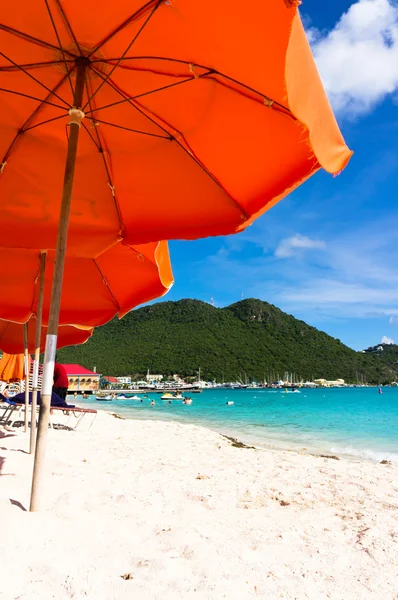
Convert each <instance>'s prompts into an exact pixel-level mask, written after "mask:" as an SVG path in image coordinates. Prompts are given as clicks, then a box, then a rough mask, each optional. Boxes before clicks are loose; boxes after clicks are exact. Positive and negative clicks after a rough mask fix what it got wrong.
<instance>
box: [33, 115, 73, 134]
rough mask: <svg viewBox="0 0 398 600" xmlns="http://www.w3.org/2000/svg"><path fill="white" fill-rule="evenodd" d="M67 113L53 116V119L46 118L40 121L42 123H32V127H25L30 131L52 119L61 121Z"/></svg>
mask: <svg viewBox="0 0 398 600" xmlns="http://www.w3.org/2000/svg"><path fill="white" fill-rule="evenodd" d="M64 118H65V115H60V116H59V117H53V118H52V119H46V120H45V121H40V123H36V125H32V126H31V127H25V128H24V130H23V131H24V132H25V131H30V130H31V129H36V127H40V125H47V123H52V121H59V119H64Z"/></svg>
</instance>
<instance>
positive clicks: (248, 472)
mask: <svg viewBox="0 0 398 600" xmlns="http://www.w3.org/2000/svg"><path fill="white" fill-rule="evenodd" d="M0 436H1V437H0V447H1V452H0V456H1V457H2V460H1V461H0V469H1V475H0V508H1V520H2V527H1V537H0V540H1V542H0V547H1V548H0V549H1V561H0V598H1V599H2V600H31V599H39V598H40V599H41V600H46V599H47V598H56V599H57V600H64V599H65V600H66V599H70V598H73V599H74V600H83V599H85V600H87V599H89V600H94V599H95V600H113V599H115V600H116V599H117V600H125V599H126V600H127V599H129V600H130V599H134V600H180V599H181V600H182V599H184V600H190V599H194V598H195V599H203V600H205V599H206V600H222V599H223V598H226V599H228V600H235V599H236V600H238V599H239V600H245V599H252V598H253V599H257V598H266V599H273V598H278V599H279V598H285V599H292V600H293V599H300V600H301V599H305V598H309V599H311V600H323V599H326V598H330V599H332V600H348V599H353V600H362V599H363V600H370V599H375V600H376V599H377V600H392V599H397V598H398V577H397V573H398V510H397V504H398V465H391V464H374V463H370V462H359V461H349V460H345V459H342V460H333V459H327V458H319V457H314V456H310V455H301V454H297V453H293V452H281V451H272V450H264V449H249V448H237V447H233V446H232V445H231V443H230V442H229V441H228V440H227V439H225V438H223V437H221V436H219V435H218V434H217V433H214V432H212V431H210V430H207V429H204V428H201V427H197V426H191V425H181V424H178V423H174V422H172V423H165V422H157V421H133V420H120V419H116V418H114V417H113V416H110V415H108V414H105V413H101V414H99V416H98V418H97V420H96V422H95V424H94V426H93V427H92V429H91V431H89V432H85V431H77V432H73V431H59V430H58V431H57V430H54V431H50V432H49V438H50V440H49V452H48V465H47V467H48V469H47V470H48V478H47V486H46V494H45V499H44V503H45V510H44V511H43V512H42V513H29V512H26V511H25V509H26V508H28V504H29V492H30V489H29V488H30V477H31V469H32V461H33V459H32V457H31V456H29V455H28V454H26V453H25V452H21V449H22V450H26V449H27V446H28V439H27V435H26V434H24V433H23V432H21V431H19V430H18V431H17V433H16V434H15V435H13V434H10V433H8V432H5V431H4V430H1V433H0ZM123 576H124V577H125V578H123Z"/></svg>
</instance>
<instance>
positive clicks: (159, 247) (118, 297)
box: [0, 242, 173, 337]
mask: <svg viewBox="0 0 398 600" xmlns="http://www.w3.org/2000/svg"><path fill="white" fill-rule="evenodd" d="M39 262H40V254H39V252H38V251H33V250H32V251H28V250H23V249H8V248H0V273H1V277H0V318H1V319H3V320H7V321H14V322H18V323H25V322H26V321H28V320H29V319H30V318H31V317H32V316H33V315H35V314H36V308H37V306H36V305H37V296H38V287H39V281H38V273H39ZM53 270H54V252H53V251H51V252H48V255H47V266H46V271H45V284H44V302H43V325H47V322H48V316H49V308H50V294H51V283H52V278H53ZM172 284H173V275H172V272H171V266H170V258H169V253H168V247H167V242H159V243H151V244H142V245H137V246H134V247H129V246H125V245H121V244H116V245H115V246H113V247H112V248H110V249H109V250H108V251H107V252H105V253H104V254H102V255H100V256H98V257H97V258H96V259H89V258H75V257H68V258H67V260H66V264H65V273H64V285H63V291H62V299H61V312H60V324H61V325H84V326H86V327H94V326H96V325H103V324H104V323H106V322H107V321H109V320H110V319H112V318H113V317H114V316H115V315H116V314H118V315H119V317H122V316H123V315H125V314H126V313H127V312H129V311H130V310H131V309H132V308H134V307H136V306H137V305H138V304H142V303H144V302H148V301H150V300H153V299H155V298H158V297H159V296H162V295H163V294H165V293H166V292H167V291H168V290H169V288H170V287H171V285H172ZM31 329H33V328H31ZM59 335H60V336H61V335H62V331H61V328H60V331H59ZM75 335H83V337H84V336H85V335H86V332H85V333H84V334H82V333H80V334H77V332H75Z"/></svg>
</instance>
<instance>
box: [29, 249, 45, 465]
mask: <svg viewBox="0 0 398 600" xmlns="http://www.w3.org/2000/svg"><path fill="white" fill-rule="evenodd" d="M46 259H47V253H46V252H41V253H40V272H39V294H38V297H37V314H36V338H35V357H34V361H33V383H32V407H31V413H30V414H31V417H30V444H29V454H33V452H34V449H35V443H36V408H37V392H38V389H39V359H40V341H41V324H42V320H43V300H44V274H45V271H46Z"/></svg>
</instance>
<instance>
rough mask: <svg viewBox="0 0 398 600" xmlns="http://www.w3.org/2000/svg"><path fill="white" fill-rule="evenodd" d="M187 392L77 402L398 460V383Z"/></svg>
mask: <svg viewBox="0 0 398 600" xmlns="http://www.w3.org/2000/svg"><path fill="white" fill-rule="evenodd" d="M185 395H187V396H191V397H192V398H193V403H192V404H191V405H184V404H182V402H181V400H180V401H178V400H176V401H173V402H172V404H171V405H169V404H167V402H165V401H164V400H161V399H160V394H149V399H147V398H144V399H143V400H144V401H143V403H141V402H139V401H136V400H113V401H112V402H98V401H96V400H95V399H90V400H86V401H84V402H81V398H80V397H79V398H77V399H76V401H78V403H79V405H82V406H83V405H85V406H90V407H91V408H92V407H93V406H94V405H95V408H97V409H102V410H107V411H111V412H118V413H120V414H121V415H123V416H125V417H126V418H133V419H156V420H167V421H171V420H172V421H179V422H181V423H195V424H197V425H203V426H205V427H209V428H211V429H214V430H216V431H218V432H221V433H225V434H229V435H233V436H236V437H238V438H239V439H240V440H242V441H246V442H252V443H257V444H262V445H265V446H267V447H274V448H284V449H292V450H304V449H305V450H306V451H308V452H329V453H333V454H340V455H347V456H353V457H360V458H366V459H371V460H382V459H388V460H391V461H394V462H398V388H383V393H382V394H379V393H378V388H348V389H344V388H334V389H314V390H311V389H309V390H301V393H300V394H296V393H286V392H285V391H284V390H272V389H259V390H255V389H243V390H229V389H217V390H204V391H203V392H202V393H201V394H189V393H187V394H185ZM152 398H153V399H155V401H156V406H153V407H151V406H150V400H151V399H152ZM231 401H232V402H234V404H233V405H227V402H231ZM68 402H70V403H72V397H68Z"/></svg>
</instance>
